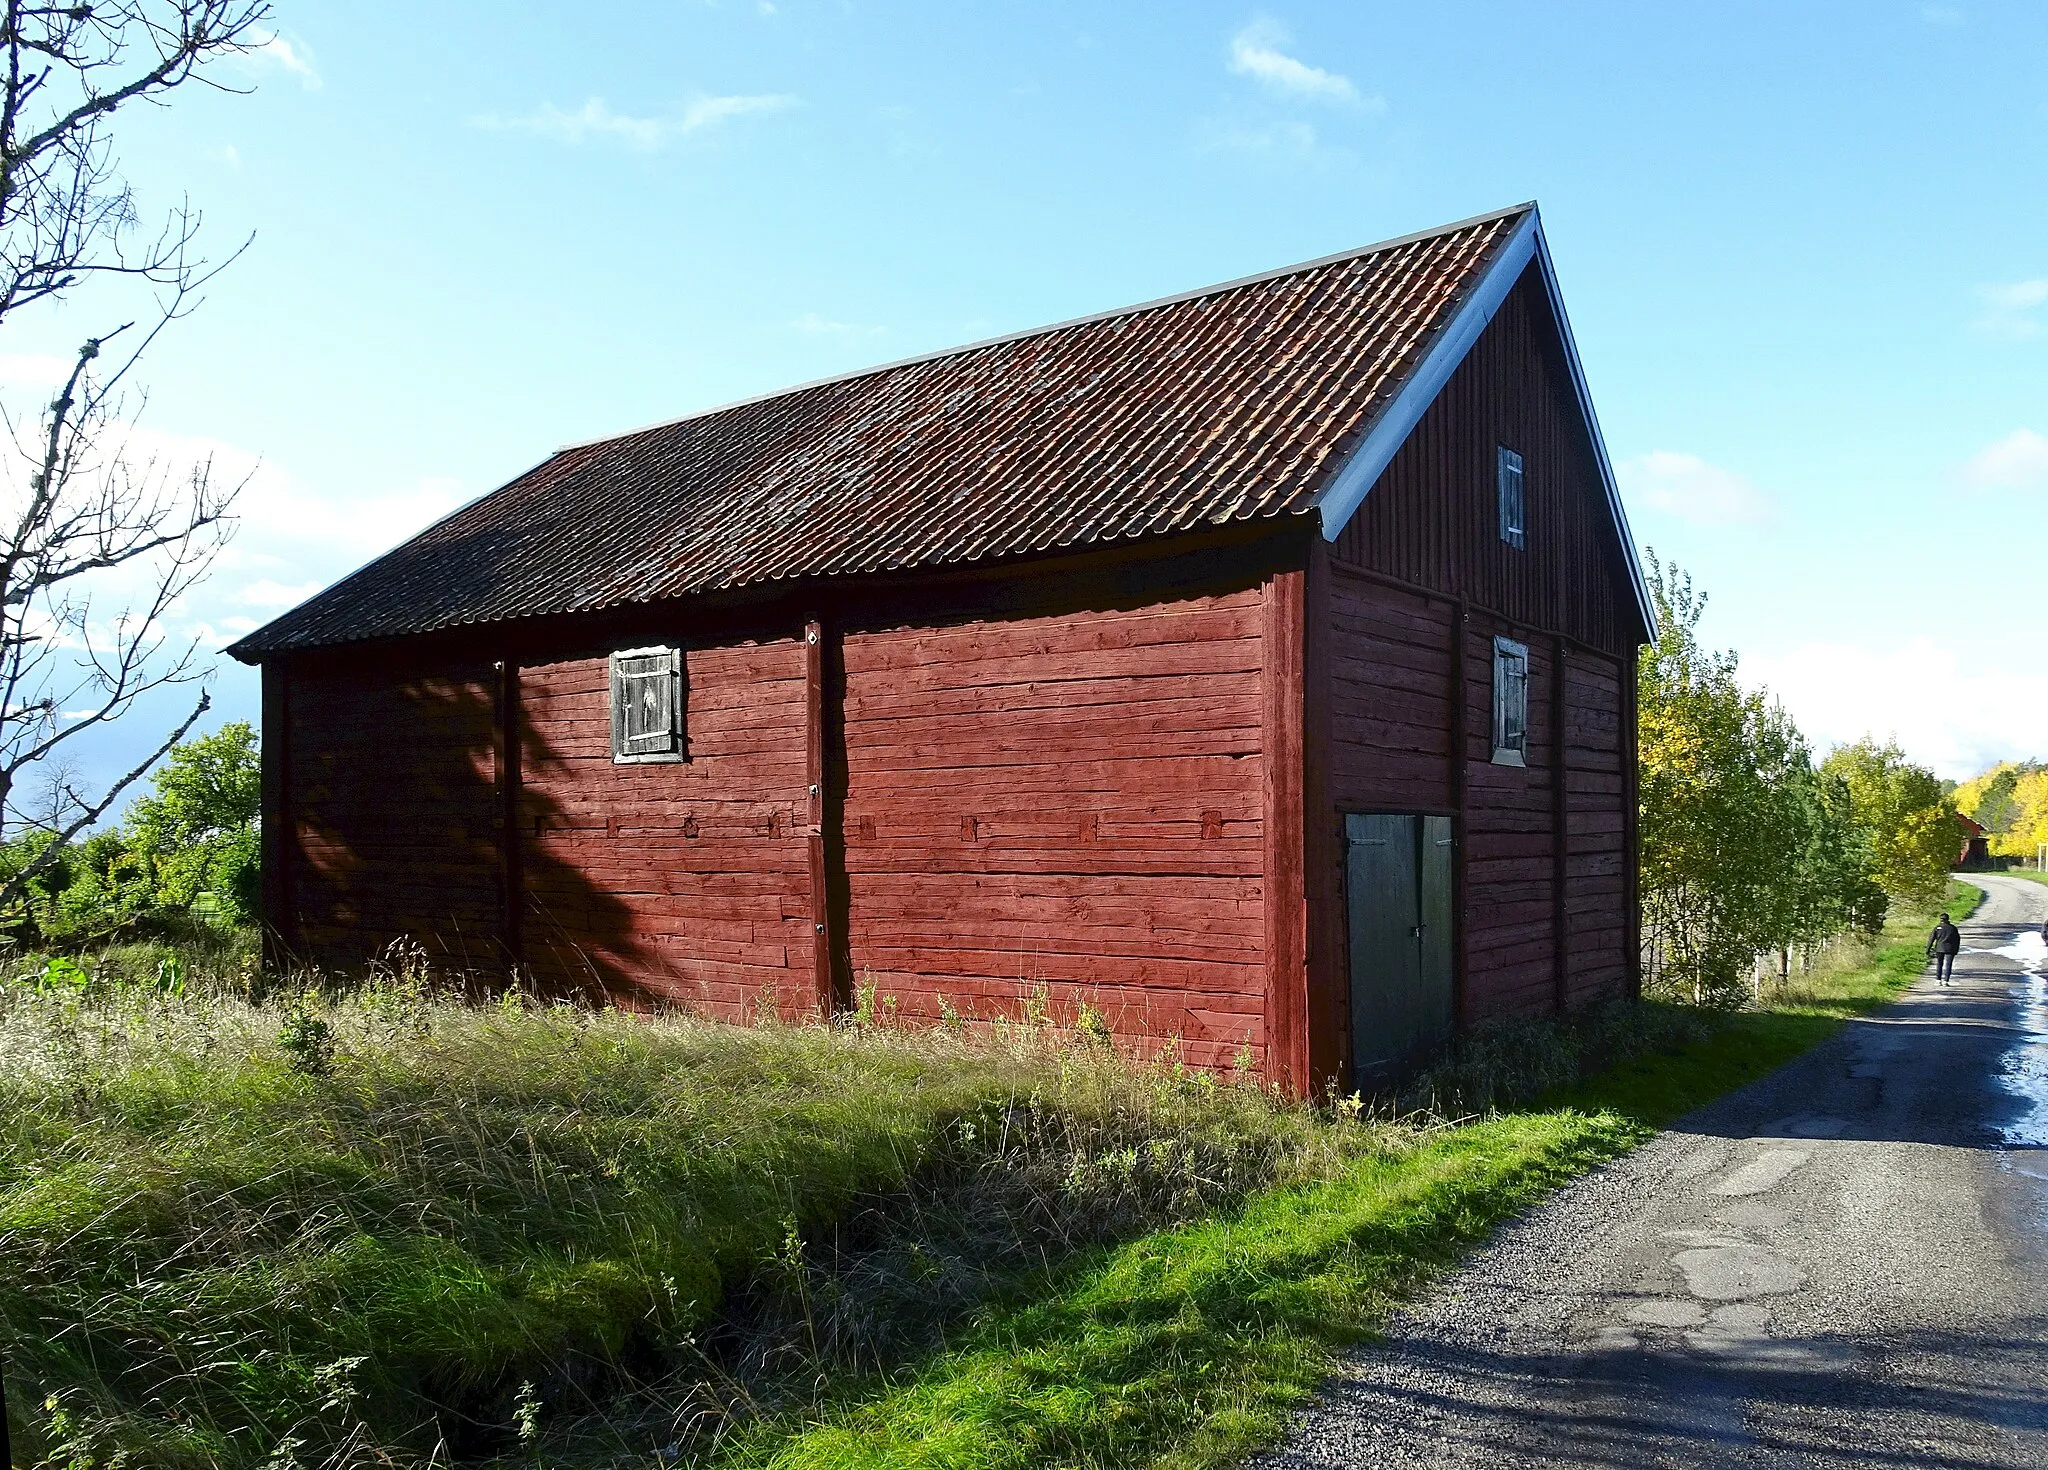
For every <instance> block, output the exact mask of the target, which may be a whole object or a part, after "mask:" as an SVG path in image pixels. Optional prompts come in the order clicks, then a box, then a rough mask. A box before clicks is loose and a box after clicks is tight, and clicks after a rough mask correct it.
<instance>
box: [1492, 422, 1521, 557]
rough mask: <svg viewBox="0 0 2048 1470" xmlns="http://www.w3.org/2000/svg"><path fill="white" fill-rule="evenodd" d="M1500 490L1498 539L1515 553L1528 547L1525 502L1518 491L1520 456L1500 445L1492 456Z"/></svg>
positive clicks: (1519, 487) (1519, 488)
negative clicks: (1513, 549)
mask: <svg viewBox="0 0 2048 1470" xmlns="http://www.w3.org/2000/svg"><path fill="white" fill-rule="evenodd" d="M1495 459H1496V465H1495V470H1494V478H1495V479H1496V481H1497V482H1498V483H1499V486H1500V539H1501V540H1503V541H1505V542H1507V544H1508V545H1510V546H1512V547H1514V548H1515V549H1516V550H1517V551H1519V550H1521V549H1522V548H1524V547H1526V546H1527V545H1528V544H1529V531H1528V525H1529V520H1528V501H1527V497H1526V496H1525V495H1524V493H1523V488H1522V483H1523V482H1522V456H1521V455H1519V454H1517V453H1515V451H1514V450H1512V449H1509V448H1508V447H1507V446H1506V445H1502V446H1501V447H1500V448H1499V449H1498V450H1497V451H1496V454H1495Z"/></svg>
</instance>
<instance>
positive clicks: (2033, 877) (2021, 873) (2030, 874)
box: [1998, 868, 2048, 883]
mask: <svg viewBox="0 0 2048 1470" xmlns="http://www.w3.org/2000/svg"><path fill="white" fill-rule="evenodd" d="M1998 876H1999V877H2001V878H2024V879H2026V880H2027V882H2029V883H2048V873H2040V872H2036V871H2035V870H2034V869H2032V868H2004V869H2001V870H2000V871H1999V874H1998Z"/></svg>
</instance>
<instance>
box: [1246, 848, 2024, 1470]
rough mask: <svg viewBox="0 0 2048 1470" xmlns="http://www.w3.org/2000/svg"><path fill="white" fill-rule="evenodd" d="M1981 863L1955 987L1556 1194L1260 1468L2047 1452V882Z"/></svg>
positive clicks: (1782, 1460) (1979, 1462) (1356, 1370)
mask: <svg viewBox="0 0 2048 1470" xmlns="http://www.w3.org/2000/svg"><path fill="white" fill-rule="evenodd" d="M1984 883H1985V887H1986V888H1987V889H1988V890H1989V893H1990V897H1989V898H1988V899H1987V901H1986V902H1985V904H1984V905H1983V907H1982V908H1981V909H1979V911H1978V913H1977V916H1976V917H1975V918H1974V919H1972V921H1971V922H1970V923H1968V924H1967V925H1965V926H1964V929H1963V935H1964V944H1965V946H1967V947H1968V948H1967V950H1966V952H1965V953H1964V954H1963V956H1962V957H1961V960H1960V963H1959V964H1958V965H1957V967H1956V984H1955V985H1954V987H1953V988H1950V989H1945V990H1944V989H1941V988H1938V987H1936V986H1935V985H1934V984H1933V982H1932V980H1931V979H1923V980H1922V981H1921V982H1920V983H1919V984H1918V985H1916V986H1915V987H1914V988H1913V990H1912V991H1911V992H1910V993H1909V994H1908V995H1907V996H1906V997H1905V998H1903V999H1902V1000H1901V1001H1900V1002H1898V1003H1897V1004H1896V1005H1894V1006H1892V1007H1891V1008H1889V1009H1888V1010H1886V1011H1884V1012H1882V1013H1881V1014H1879V1015H1877V1016H1874V1017H1872V1018H1870V1019H1868V1020H1865V1021H1858V1022H1852V1023H1851V1024H1850V1025H1848V1026H1847V1027H1845V1028H1844V1029H1843V1031H1842V1033H1841V1034H1839V1035H1838V1036H1836V1037H1835V1038H1834V1039H1833V1040H1831V1041H1829V1042H1828V1043H1827V1044H1825V1045H1824V1046H1821V1047H1819V1048H1817V1049H1816V1050H1814V1051H1813V1052H1811V1053H1809V1054H1808V1055H1807V1056H1805V1057H1803V1058H1801V1059H1800V1060H1799V1061H1796V1062H1794V1063H1792V1064H1791V1065H1790V1066H1788V1067H1786V1068H1784V1069H1783V1070H1781V1071H1780V1072H1778V1073H1776V1074H1774V1075H1773V1076H1771V1077H1768V1078H1765V1079H1764V1080H1763V1081H1761V1082H1758V1083H1756V1084H1754V1085H1752V1086H1750V1087H1748V1088H1745V1089H1743V1090H1742V1091H1741V1092H1738V1093H1735V1094H1732V1095H1731V1096H1729V1097H1727V1098H1725V1099H1723V1100H1722V1101H1720V1102H1718V1103H1716V1104H1714V1105H1713V1106H1711V1107H1709V1108H1706V1109H1703V1110H1702V1111H1701V1112H1699V1113H1696V1114H1694V1115H1692V1116H1691V1117H1689V1118H1687V1119H1685V1120H1684V1121H1683V1122H1681V1123H1680V1124H1679V1125H1678V1126H1677V1127H1676V1128H1674V1129H1673V1130H1672V1131H1671V1132H1669V1133H1666V1134H1664V1135H1662V1136H1661V1137H1659V1138H1658V1139H1656V1140H1655V1141H1653V1142H1652V1143H1651V1144H1649V1145H1648V1146H1647V1147H1645V1148H1643V1149H1641V1150H1639V1151H1638V1152H1636V1153H1635V1154H1633V1155H1631V1156H1629V1157H1628V1158H1626V1159H1623V1160H1621V1161H1620V1162H1618V1163H1616V1164H1614V1165H1612V1166H1610V1167H1608V1168H1606V1169H1603V1170H1601V1171H1599V1172H1598V1173H1596V1174H1593V1175H1591V1176H1589V1177H1588V1178H1586V1179H1584V1180H1582V1181H1580V1182H1579V1183H1578V1184H1576V1185H1573V1186H1572V1187H1570V1188H1568V1189H1566V1190H1564V1191H1562V1192H1561V1193H1560V1194H1558V1195H1557V1196H1556V1197H1554V1198H1553V1199H1552V1200H1551V1201H1550V1202H1549V1203H1547V1204H1546V1205H1544V1206H1543V1207H1542V1208H1540V1209H1539V1210H1537V1211H1536V1212H1535V1213H1534V1214H1532V1215H1531V1216H1530V1217H1529V1218H1528V1219H1526V1220H1525V1221H1523V1222H1521V1223H1520V1224H1518V1225H1516V1226H1514V1227H1511V1228H1510V1229H1508V1230H1506V1231H1504V1232H1503V1233H1502V1235H1501V1236H1500V1237H1498V1238H1497V1239H1496V1241H1495V1242H1494V1243H1493V1244H1492V1245H1491V1246H1489V1247H1488V1248H1487V1249H1486V1250H1485V1251H1483V1252H1481V1253H1480V1254H1479V1255H1478V1256H1476V1257H1475V1258H1474V1259H1473V1260H1472V1261H1471V1262H1470V1263H1469V1264H1468V1265H1467V1266H1466V1267H1465V1268H1463V1269H1462V1270H1461V1271H1459V1272H1458V1274H1457V1275H1456V1276H1454V1277H1453V1278H1451V1279H1450V1281H1448V1282H1447V1283H1446V1284H1445V1286H1444V1287H1443V1288H1442V1289H1440V1290H1439V1291H1438V1292H1437V1293H1436V1294H1435V1295H1433V1296H1432V1297H1431V1298H1430V1299H1429V1300H1428V1301H1426V1302H1424V1303H1421V1304H1420V1305H1419V1306H1418V1307H1417V1308H1416V1309H1414V1310H1413V1311H1412V1312H1410V1313H1409V1314H1407V1315H1406V1316H1404V1317H1403V1318H1401V1319H1400V1320H1398V1321H1397V1322H1395V1323H1394V1324H1393V1326H1392V1327H1391V1329H1390V1332H1389V1337H1388V1340H1387V1341H1386V1342H1385V1343H1383V1344H1381V1345H1379V1346H1377V1347H1374V1348H1371V1349H1368V1350H1364V1351H1362V1352H1360V1353H1359V1354H1358V1355H1356V1356H1355V1357H1354V1358H1352V1359H1351V1360H1349V1361H1348V1362H1347V1363H1346V1364H1345V1365H1344V1368H1343V1370H1342V1371H1341V1372H1340V1373H1339V1375H1338V1376H1337V1378H1336V1379H1335V1380H1334V1381H1333V1382H1332V1383H1331V1384H1330V1385H1329V1387H1328V1388H1327V1389H1326V1391H1325V1394H1324V1397H1323V1399H1322V1401H1321V1402H1320V1403H1318V1404H1317V1405H1316V1406H1315V1407H1314V1408H1313V1409H1312V1410H1310V1411H1309V1412H1308V1413H1306V1414H1304V1415H1303V1416H1302V1419H1301V1421H1300V1423H1299V1424H1298V1425H1297V1428H1296V1431H1295V1434H1294V1436H1293V1438H1292V1440H1291V1442H1290V1443H1289V1445H1288V1446H1287V1448H1286V1449H1285V1450H1283V1451H1280V1452H1277V1453H1275V1454H1272V1455H1269V1456H1267V1457H1266V1458H1265V1460H1264V1462H1263V1463H1264V1464H1265V1465H1266V1466H1268V1467H1274V1470H1278V1467H1289V1470H1306V1467H1310V1466H1318V1467H1320V1466H1410V1465H1413V1466H1486V1467H1490V1470H1503V1467H1509V1466H1628V1467H1637V1466H1649V1465H1671V1466H1679V1465H1684V1466H1708V1465H1742V1466H1758V1465H1763V1466H1779V1465H1787V1466H1789V1465H1799V1466H1845V1467H1846V1466H1861V1467H1870V1466H1890V1465H1913V1466H2016V1467H2017V1466H2026V1467H2036V1470H2037V1467H2041V1466H2048V1148H2044V1145H2048V997H2044V993H2043V977H2042V971H2043V969H2044V968H2048V967H2044V964H2043V960H2042V950H2041V946H2040V942H2039V937H2038V933H2035V934H2034V935H2033V936H2031V937H2025V936H2024V935H2023V930H2024V929H2025V928H2033V929H2035V930H2038V926H2039V924H2040V922H2041V919H2042V918H2043V916H2044V915H2048V887H2042V886H2039V885H2035V884H2031V883H2027V882H2024V881H2021V880H2018V879H2010V878H1988V879H1986V880H1984ZM2016 941H2019V942H2017V943H2016ZM2001 950H2003V951H2005V952H2004V953H2000V952H1999V951H2001Z"/></svg>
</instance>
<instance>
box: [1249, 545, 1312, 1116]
mask: <svg viewBox="0 0 2048 1470" xmlns="http://www.w3.org/2000/svg"><path fill="white" fill-rule="evenodd" d="M1307 582H1308V577H1307V573H1306V572H1304V571H1301V570H1298V569H1290V570H1285V571H1278V572H1275V573H1273V574H1272V575H1271V576H1270V577H1268V578H1267V579H1266V585H1265V606H1264V609H1263V617H1262V625H1261V628H1260V638H1259V647H1260V657H1261V665H1260V667H1261V696H1262V705H1263V709H1262V715H1261V720H1260V724H1261V741H1260V747H1261V754H1262V756H1263V764H1264V767H1265V779H1264V792H1263V795H1264V807H1265V810H1264V813H1263V816H1264V827H1265V869H1266V872H1265V883H1264V897H1265V911H1266V927H1265V941H1266V1075H1267V1077H1268V1078H1269V1079H1270V1080H1271V1081H1273V1082H1274V1083H1275V1084H1277V1085H1278V1086H1280V1087H1283V1088H1285V1089H1286V1090H1287V1091H1289V1092H1291V1093H1294V1094H1296V1095H1300V1094H1302V1093H1304V1092H1306V1091H1307V1090H1308V1085H1309V1066H1308V1035H1307V1032H1308V967H1307V960H1308V932H1307V931H1308V924H1307V920H1308V913H1307V908H1308V905H1307V885H1306V874H1305V872H1304V866H1303V864H1304V856H1305V855H1304V852H1303V844H1304V838H1305V833H1304V830H1303V826H1302V817H1303V807H1302V776H1303V770H1302V762H1303V748H1302V736H1303V731H1302V721H1303V715H1304V710H1303V693H1302V683H1303V660H1304V656H1305V652H1306V650H1305V649H1304V647H1303V638H1304V635H1305V633H1306V628H1307V601H1308V586H1307Z"/></svg>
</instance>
